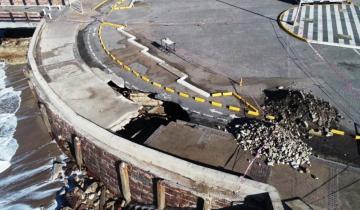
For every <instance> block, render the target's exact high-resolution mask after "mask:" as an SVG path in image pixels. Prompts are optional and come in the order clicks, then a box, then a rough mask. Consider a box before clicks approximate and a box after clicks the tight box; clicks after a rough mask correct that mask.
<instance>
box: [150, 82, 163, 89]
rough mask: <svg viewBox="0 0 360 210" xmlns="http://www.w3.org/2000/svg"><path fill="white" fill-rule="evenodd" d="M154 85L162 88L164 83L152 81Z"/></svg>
mask: <svg viewBox="0 0 360 210" xmlns="http://www.w3.org/2000/svg"><path fill="white" fill-rule="evenodd" d="M152 85H154V86H155V87H158V88H161V87H162V85H161V84H160V83H157V82H152Z"/></svg>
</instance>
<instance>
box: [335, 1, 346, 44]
mask: <svg viewBox="0 0 360 210" xmlns="http://www.w3.org/2000/svg"><path fill="white" fill-rule="evenodd" d="M339 9H340V8H339V5H337V4H334V11H335V20H336V29H337V33H338V34H344V32H343V30H342V25H341V19H340V14H339ZM339 44H345V43H344V39H340V38H339Z"/></svg>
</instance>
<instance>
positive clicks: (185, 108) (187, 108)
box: [181, 106, 189, 111]
mask: <svg viewBox="0 0 360 210" xmlns="http://www.w3.org/2000/svg"><path fill="white" fill-rule="evenodd" d="M181 108H183V109H184V110H186V111H188V110H189V107H185V106H181Z"/></svg>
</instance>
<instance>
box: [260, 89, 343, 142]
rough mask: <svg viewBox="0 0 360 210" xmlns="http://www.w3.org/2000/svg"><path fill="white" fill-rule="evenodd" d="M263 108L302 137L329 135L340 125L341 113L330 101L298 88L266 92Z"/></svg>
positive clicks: (285, 126) (282, 124)
mask: <svg viewBox="0 0 360 210" xmlns="http://www.w3.org/2000/svg"><path fill="white" fill-rule="evenodd" d="M263 110H265V111H266V112H267V113H271V114H272V115H274V116H277V117H278V119H277V121H278V122H279V124H280V125H281V126H283V127H284V128H285V129H287V130H290V131H291V132H292V133H293V134H295V135H297V136H299V137H301V138H311V135H309V133H310V134H312V135H324V136H330V135H332V133H331V132H330V129H331V128H336V127H338V124H339V121H340V115H339V114H338V111H337V110H336V108H334V107H332V106H331V105H330V104H329V102H326V101H324V100H322V99H319V98H316V97H315V96H314V95H312V94H311V93H305V92H303V91H299V90H276V91H267V98H266V99H265V105H264V106H263Z"/></svg>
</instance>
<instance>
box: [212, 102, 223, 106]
mask: <svg viewBox="0 0 360 210" xmlns="http://www.w3.org/2000/svg"><path fill="white" fill-rule="evenodd" d="M210 103H211V105H212V106H216V107H222V103H220V102H216V101H210Z"/></svg>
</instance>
